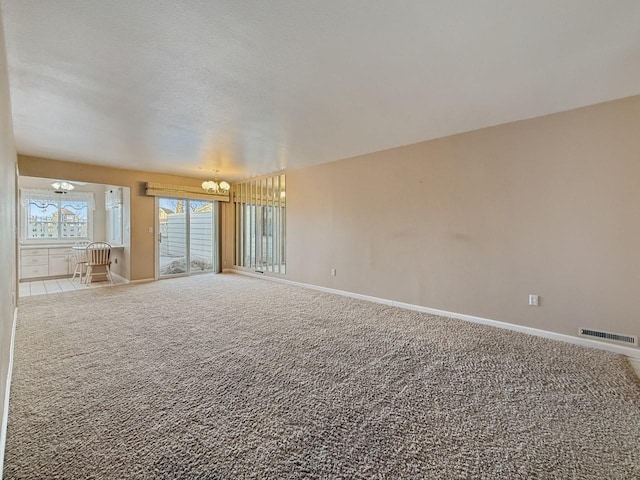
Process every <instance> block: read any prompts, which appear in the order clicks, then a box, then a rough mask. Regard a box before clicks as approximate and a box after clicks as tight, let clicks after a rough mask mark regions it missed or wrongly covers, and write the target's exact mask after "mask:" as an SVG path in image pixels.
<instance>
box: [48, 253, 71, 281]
mask: <svg viewBox="0 0 640 480" xmlns="http://www.w3.org/2000/svg"><path fill="white" fill-rule="evenodd" d="M68 273H69V258H68V256H67V255H49V276H50V277H54V276H58V275H67V274H68Z"/></svg>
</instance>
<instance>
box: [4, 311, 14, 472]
mask: <svg viewBox="0 0 640 480" xmlns="http://www.w3.org/2000/svg"><path fill="white" fill-rule="evenodd" d="M17 321H18V309H17V308H14V309H13V324H12V325H11V343H10V344H9V368H8V369H7V382H6V384H5V386H4V389H5V390H4V404H3V409H2V423H1V424H0V479H1V478H2V472H3V471H4V448H5V446H6V444H7V423H8V421H9V395H10V393H11V375H12V373H13V344H14V343H15V339H16V323H17Z"/></svg>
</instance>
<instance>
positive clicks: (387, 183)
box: [225, 97, 640, 335]
mask: <svg viewBox="0 0 640 480" xmlns="http://www.w3.org/2000/svg"><path fill="white" fill-rule="evenodd" d="M639 182H640V97H633V98H628V99H623V100H619V101H614V102H608V103H604V104H600V105H595V106H591V107H587V108H582V109H578V110H573V111H569V112H564V113H560V114H555V115H550V116H546V117H541V118H536V119H532V120H526V121H521V122H516V123H511V124H506V125H501V126H497V127H493V128H487V129H483V130H478V131H474V132H469V133H465V134H461V135H456V136H451V137H447V138H442V139H438V140H434V141H429V142H424V143H419V144H415V145H410V146H405V147H400V148H395V149H391V150H387V151H383V152H378V153H374V154H369V155H364V156H360V157H356V158H350V159H346V160H341V161H337V162H333V163H329V164H323V165H319V166H315V167H311V168H305V169H301V170H297V171H290V172H287V215H288V219H287V233H288V238H287V250H288V258H287V275H286V278H288V279H290V280H294V281H299V282H304V283H310V284H314V285H320V286H326V287H331V288H337V289H340V290H347V291H350V292H357V293H362V294H366V295H372V296H377V297H383V298H386V299H392V300H396V301H402V302H407V303H411V304H417V305H422V306H427V307H431V308H437V309H442V310H447V311H452V312H457V313H464V314H469V315H475V316H480V317H486V318H491V319H495V320H500V321H504V322H510V323H515V324H519V325H526V326H530V327H535V328H541V329H545V330H550V331H553V332H559V333H565V334H570V335H575V334H576V333H577V330H578V327H580V326H588V327H597V328H601V329H605V330H610V331H613V332H619V333H626V334H634V335H639V334H640V317H639V312H640V186H639V185H640V183H639ZM229 223H230V224H231V225H233V223H232V222H227V228H229ZM231 255H232V250H231V249H230V248H226V249H225V259H226V261H227V262H228V261H229V260H230V259H231V258H232V257H231ZM331 268H336V269H337V276H335V277H331V276H330V269H331ZM530 293H531V294H538V295H540V296H541V306H540V307H537V308H536V307H529V306H528V305H527V301H528V294H530Z"/></svg>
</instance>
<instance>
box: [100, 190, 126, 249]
mask: <svg viewBox="0 0 640 480" xmlns="http://www.w3.org/2000/svg"><path fill="white" fill-rule="evenodd" d="M104 208H105V210H106V211H107V222H106V225H107V242H109V243H110V244H111V245H122V188H120V187H110V188H109V189H108V190H107V191H106V192H105V193H104Z"/></svg>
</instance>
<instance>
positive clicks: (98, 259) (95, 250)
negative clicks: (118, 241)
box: [87, 242, 111, 266]
mask: <svg viewBox="0 0 640 480" xmlns="http://www.w3.org/2000/svg"><path fill="white" fill-rule="evenodd" d="M110 256H111V245H109V244H108V243H107V242H92V243H90V244H89V245H87V263H88V264H89V265H94V266H95V265H109V257H110Z"/></svg>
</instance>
